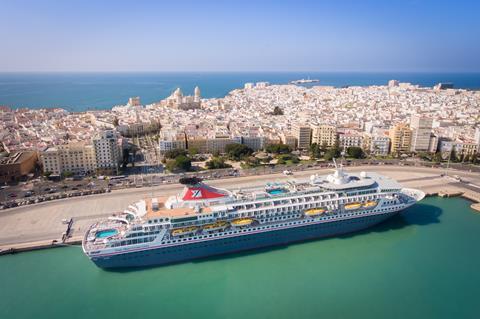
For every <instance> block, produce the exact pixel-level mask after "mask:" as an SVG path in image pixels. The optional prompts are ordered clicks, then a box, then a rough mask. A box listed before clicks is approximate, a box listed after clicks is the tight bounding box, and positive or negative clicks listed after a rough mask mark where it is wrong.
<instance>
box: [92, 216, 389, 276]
mask: <svg viewBox="0 0 480 319" xmlns="http://www.w3.org/2000/svg"><path fill="white" fill-rule="evenodd" d="M397 213H398V212H393V213H388V214H382V215H375V216H367V217H361V218H355V219H348V220H343V221H338V222H330V223H320V224H315V225H306V226H301V227H294V228H287V229H282V230H272V231H268V232H262V233H257V234H251V235H248V234H246V235H243V236H238V237H231V238H219V239H216V240H210V241H204V242H199V243H191V244H184V245H178V246H173V247H172V246H171V247H162V248H156V249H151V250H143V251H138V252H131V253H125V254H119V255H113V256H108V257H94V258H92V261H93V262H94V263H95V264H96V265H97V266H99V267H102V268H117V267H145V266H153V265H164V264H171V263H178V262H181V261H186V260H191V259H197V258H203V257H208V256H213V255H220V254H227V253H232V252H238V251H243V250H251V249H256V248H261V247H268V246H274V245H284V244H288V243H291V242H298V241H305V240H311V239H315V238H321V237H328V236H334V235H340V234H345V233H350V232H355V231H359V230H362V229H366V228H368V227H371V226H374V225H376V224H378V223H380V222H382V221H384V220H386V219H388V218H390V217H392V216H393V215H395V214H397Z"/></svg>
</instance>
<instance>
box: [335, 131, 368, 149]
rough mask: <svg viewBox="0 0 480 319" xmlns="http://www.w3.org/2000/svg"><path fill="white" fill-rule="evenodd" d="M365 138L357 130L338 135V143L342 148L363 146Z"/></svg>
mask: <svg viewBox="0 0 480 319" xmlns="http://www.w3.org/2000/svg"><path fill="white" fill-rule="evenodd" d="M363 139H364V137H363V135H361V134H358V133H356V132H345V133H342V134H339V135H338V143H339V146H340V147H341V148H349V147H352V146H355V147H362V146H363Z"/></svg>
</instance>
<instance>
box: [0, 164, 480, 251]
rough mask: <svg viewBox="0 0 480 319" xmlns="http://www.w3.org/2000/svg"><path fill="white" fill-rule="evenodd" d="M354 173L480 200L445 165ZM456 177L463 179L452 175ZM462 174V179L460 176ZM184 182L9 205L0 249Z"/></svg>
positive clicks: (227, 183) (471, 178)
mask: <svg viewBox="0 0 480 319" xmlns="http://www.w3.org/2000/svg"><path fill="white" fill-rule="evenodd" d="M346 170H347V171H349V172H359V171H367V172H368V171H375V172H378V173H380V174H383V175H386V176H389V177H391V178H393V179H396V180H397V181H399V182H400V183H401V184H402V185H404V186H405V187H413V188H418V189H421V190H423V191H425V192H426V193H427V194H436V193H447V194H448V193H452V194H453V193H455V192H462V193H463V192H465V193H467V194H468V196H469V197H470V198H471V199H477V200H478V201H480V187H479V186H480V174H478V173H472V172H462V171H456V170H455V171H454V170H451V171H450V172H449V176H442V174H443V173H444V172H445V171H444V170H443V169H437V168H424V167H405V166H382V167H379V166H358V167H349V168H346ZM330 171H331V169H314V170H308V171H301V172H295V173H294V175H293V177H292V176H285V175H283V174H269V175H257V176H248V177H237V178H229V179H222V180H213V181H208V183H209V184H210V185H212V186H216V187H220V188H222V187H223V188H229V189H233V188H242V187H247V186H253V185H261V184H264V183H265V182H267V181H275V180H279V181H280V180H287V179H291V178H299V179H302V178H308V177H309V176H310V175H312V174H314V173H319V174H327V173H328V172H330ZM453 175H456V177H457V178H453V177H451V176H453ZM458 178H461V181H460V180H459V179H458ZM181 189H182V185H180V184H168V185H161V186H156V187H151V188H133V189H122V190H116V191H112V192H111V193H105V194H99V195H91V196H87V197H75V198H68V199H62V200H56V201H51V202H44V203H39V204H35V205H28V206H22V207H16V208H12V209H7V210H4V211H1V212H0V249H1V250H8V249H11V248H15V249H19V248H20V249H21V248H22V247H30V246H32V243H36V245H50V244H51V243H52V241H53V240H57V241H61V238H62V234H63V233H64V232H65V231H66V229H67V225H66V224H65V223H63V222H62V221H64V220H70V219H73V223H72V226H71V229H72V238H71V240H70V241H77V242H78V240H79V239H80V238H81V237H82V235H83V233H84V232H85V230H86V229H87V227H88V226H89V225H91V224H92V223H94V222H95V221H97V220H99V219H103V218H106V217H108V216H109V215H111V214H112V213H114V212H121V211H123V210H124V209H125V208H126V207H127V206H128V205H129V204H131V203H133V202H135V201H137V200H139V199H141V198H143V197H149V196H159V195H172V194H176V193H178V192H180V191H181Z"/></svg>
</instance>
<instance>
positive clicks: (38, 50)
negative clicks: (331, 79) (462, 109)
mask: <svg viewBox="0 0 480 319" xmlns="http://www.w3.org/2000/svg"><path fill="white" fill-rule="evenodd" d="M479 12H480V1H466V0H458V1H442V0H436V1H430V0H424V1H421V0H418V1H413V0H398V1H397V0H388V1H373V0H363V1H360V0H357V1H348V0H336V1H334V0H332V1H323V0H317V1H306V0H296V1H288V0H286V1H281V0H277V1H261V0H257V1H250V0H242V1H230V0H223V1H201V0H197V1H184V0H175V1H160V0H159V1H146V0H135V1H133V0H132V1H124V0H103V1H92V0H70V1H64V0H0V72H15V71H22V72H30V71H33V72H44V71H47V72H48V71H80V72H92V71H114V72H115V71H182V72H183V71H185V72H187V71H345V72H349V71H372V72H383V71H385V72H390V71H406V72H412V71H420V72H465V71H468V72H479V71H480V58H479V57H480V18H479Z"/></svg>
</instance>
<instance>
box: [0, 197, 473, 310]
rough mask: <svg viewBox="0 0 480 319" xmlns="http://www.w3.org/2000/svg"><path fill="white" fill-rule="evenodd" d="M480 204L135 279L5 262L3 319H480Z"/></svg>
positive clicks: (88, 268) (443, 204)
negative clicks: (478, 207)
mask: <svg viewBox="0 0 480 319" xmlns="http://www.w3.org/2000/svg"><path fill="white" fill-rule="evenodd" d="M470 204H471V203H470V202H468V201H466V200H463V199H461V198H448V199H447V198H437V197H430V198H426V199H424V200H423V201H422V202H420V203H418V204H417V205H415V206H413V207H410V208H409V209H407V210H406V211H405V212H403V213H402V214H401V215H398V216H395V217H393V218H392V219H390V220H388V221H386V222H385V223H382V224H380V225H378V226H376V227H373V228H371V229H369V230H366V231H363V232H359V233H354V234H350V235H346V236H339V237H333V238H329V239H319V240H314V241H310V242H306V243H299V244H291V245H288V246H283V247H276V248H271V249H260V250H256V251H251V252H247V253H240V254H232V255H226V256H221V257H215V258H207V259H203V260H197V261H192V262H186V263H183V264H177V265H171V266H164V267H156V268H148V269H139V270H130V271H128V270H123V271H116V272H112V271H105V270H102V269H99V268H97V267H96V266H95V265H94V264H93V263H92V262H90V261H89V260H88V258H87V257H86V256H84V255H83V252H82V250H81V248H80V247H68V248H56V249H49V250H43V251H35V252H28V253H19V254H16V255H6V256H0V283H1V288H0V318H3V319H30V318H49V319H63V318H68V319H77V318H78V319H84V318H116V319H124V318H125V319H133V318H142V319H150V318H155V319H157V318H196V319H203V318H205V319H216V318H219V319H220V318H221V319H224V318H229V319H236V318H238V319H245V318H274V319H283V318H285V319H291V318H301V319H303V318H305V319H309V318H312V319H313V318H315V319H316V318H329V319H333V318H339V319H344V318H355V319H362V318H366V319H384V318H392V319H395V318H398V319H405V318H409V319H417V318H418V319H420V318H421V319H425V318H435V319H443V318H445V319H452V318H462V319H469V318H471V319H477V318H479V309H478V305H479V296H480V249H478V244H479V243H480V232H479V229H480V214H478V213H475V212H474V211H473V210H472V209H471V208H470V207H469V205H470Z"/></svg>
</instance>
